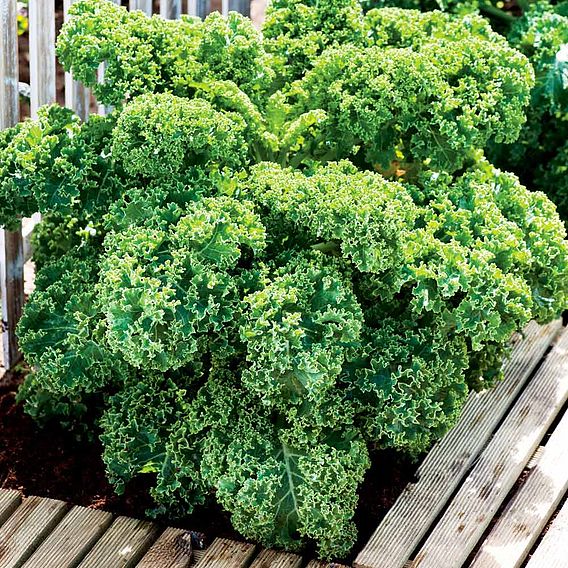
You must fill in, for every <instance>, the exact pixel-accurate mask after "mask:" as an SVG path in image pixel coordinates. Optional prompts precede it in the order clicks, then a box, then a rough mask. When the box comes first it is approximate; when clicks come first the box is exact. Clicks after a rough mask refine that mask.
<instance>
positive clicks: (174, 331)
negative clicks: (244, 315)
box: [98, 197, 265, 371]
mask: <svg viewBox="0 0 568 568" xmlns="http://www.w3.org/2000/svg"><path fill="white" fill-rule="evenodd" d="M264 246H265V232H264V227H263V226H262V224H261V222H260V219H259V218H258V216H257V215H256V214H255V212H254V210H253V207H252V204H251V203H249V202H246V201H245V202H238V201H236V200H234V199H232V198H230V197H211V198H204V199H203V200H202V201H200V202H197V203H194V204H191V205H189V206H188V209H187V211H186V212H185V214H184V215H183V216H182V217H181V218H179V220H178V221H177V222H176V223H173V224H171V225H170V226H168V227H166V228H150V227H144V226H141V227H137V226H131V227H130V228H127V229H125V230H123V231H121V232H118V233H110V234H109V235H108V236H107V238H106V240H105V249H106V255H105V257H104V259H103V261H102V264H101V268H102V277H101V282H100V286H99V288H98V293H99V294H100V295H101V299H102V304H103V306H104V311H105V316H106V321H107V328H108V329H107V339H108V342H109V345H110V346H111V347H112V348H113V349H115V350H116V351H117V352H119V353H122V355H123V356H124V358H125V359H126V361H128V362H129V363H130V364H131V365H133V366H135V367H138V368H150V369H158V370H162V371H165V370H167V369H175V368H179V367H181V366H183V365H185V364H186V363H188V362H189V361H190V360H191V359H192V358H193V357H195V355H196V354H198V353H201V352H202V351H203V350H204V349H206V348H207V343H208V342H215V341H219V342H221V343H222V344H223V343H226V342H227V335H228V328H229V327H230V324H231V322H233V321H234V319H235V313H237V311H238V307H239V273H240V272H241V271H242V269H241V268H240V267H239V262H240V261H243V262H246V261H247V257H250V256H252V255H254V254H258V253H260V252H261V251H262V249H263V248H264Z"/></svg>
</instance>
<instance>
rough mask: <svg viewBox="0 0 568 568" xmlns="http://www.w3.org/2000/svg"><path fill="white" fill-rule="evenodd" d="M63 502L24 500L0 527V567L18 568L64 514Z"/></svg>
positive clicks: (65, 506)
mask: <svg viewBox="0 0 568 568" xmlns="http://www.w3.org/2000/svg"><path fill="white" fill-rule="evenodd" d="M67 509H68V506H67V504H66V503H64V502H63V501H57V500H55V499H44V498H42V497H28V498H27V499H24V501H23V503H22V504H21V505H20V506H19V507H18V508H17V509H16V511H15V512H14V514H13V515H12V516H11V517H10V518H9V519H8V520H7V521H6V522H5V523H4V524H3V525H2V527H0V566H2V568H20V566H22V565H23V564H24V562H25V561H26V560H27V559H28V558H29V557H30V556H31V555H32V554H33V552H34V551H35V550H36V548H37V547H38V546H39V544H40V543H41V542H43V540H44V539H45V538H46V536H47V535H48V534H49V533H51V531H52V530H53V528H54V527H55V526H56V525H57V523H59V521H60V520H61V518H62V517H63V516H64V515H65V513H66V512H67Z"/></svg>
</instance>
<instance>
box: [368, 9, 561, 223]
mask: <svg viewBox="0 0 568 568" xmlns="http://www.w3.org/2000/svg"><path fill="white" fill-rule="evenodd" d="M361 5H362V7H363V8H364V10H365V11H368V13H367V16H366V19H367V21H368V22H369V23H371V26H370V27H371V30H372V31H373V33H374V34H375V36H379V37H385V36H386V37H388V38H389V40H391V41H392V38H395V41H396V42H397V43H398V42H401V43H402V44H403V45H404V46H406V45H410V44H411V43H413V44H416V42H417V41H419V42H420V43H424V41H428V39H427V38H428V37H430V38H432V37H438V36H441V35H443V37H444V38H445V39H450V38H451V39H454V40H455V41H459V38H460V36H461V35H462V34H461V33H460V31H459V29H457V28H456V24H457V21H456V20H455V19H452V18H451V17H450V16H448V15H447V14H444V13H442V12H440V11H437V10H444V11H446V12H453V13H459V14H467V15H468V16H467V20H466V21H467V22H468V26H471V22H473V21H474V17H472V16H471V14H473V13H474V12H478V13H479V14H481V15H482V16H484V17H485V19H486V22H487V23H486V24H485V25H480V24H479V22H480V21H481V20H480V19H479V18H477V17H476V18H475V20H476V21H477V22H478V23H477V24H476V26H475V27H477V28H478V32H479V31H481V30H484V31H483V33H484V35H487V30H488V29H489V24H490V25H491V27H492V28H493V29H494V30H496V31H498V32H499V33H500V34H502V35H503V36H505V37H506V38H507V40H508V42H509V44H510V45H511V47H513V48H515V49H517V50H519V51H520V52H521V53H523V54H524V55H525V56H526V57H527V58H528V59H529V60H530V63H531V65H532V66H533V68H534V73H535V84H534V87H533V88H532V90H531V94H530V106H529V107H528V110H527V121H526V124H524V125H523V127H522V129H521V130H520V136H518V138H517V136H514V137H513V139H508V140H507V139H498V138H496V139H495V140H494V141H490V144H489V148H488V156H489V158H490V159H491V160H492V161H493V162H495V163H496V164H497V165H499V166H500V167H502V168H504V169H507V170H512V171H514V172H515V173H516V174H517V175H519V176H520V178H521V180H522V182H523V183H525V184H526V185H527V186H529V187H530V188H531V189H532V188H534V189H539V190H542V191H544V192H546V193H547V194H548V195H549V196H550V197H551V198H552V200H553V201H554V202H555V203H556V204H557V205H558V207H559V211H560V214H561V217H562V218H563V219H567V218H568V210H567V209H566V189H565V187H566V184H565V177H566V176H565V170H564V166H565V165H566V163H567V162H566V154H565V151H564V149H563V147H564V145H565V142H566V139H567V138H568V2H566V1H565V0H560V1H558V2H557V1H555V0H553V1H549V0H538V1H536V2H532V1H530V2H529V1H522V2H515V3H506V4H505V7H504V6H503V2H495V1H493V0H492V1H490V0H467V1H465V2H464V1H460V0H362V1H361ZM387 6H388V7H392V8H390V9H380V10H376V9H372V8H384V7H387ZM405 8H417V9H419V10H422V11H423V12H425V13H424V14H423V16H422V17H421V20H422V22H426V21H429V22H436V25H435V26H432V25H428V26H427V27H425V28H424V29H423V30H422V31H420V30H419V29H418V27H417V26H415V25H412V26H411V25H409V19H410V18H409V17H408V16H407V14H408V13H410V11H409V10H404V9H405ZM401 9H403V10H401ZM431 10H436V11H431ZM506 10H507V11H506ZM444 20H445V21H446V22H448V23H447V24H445V25H440V24H441V23H442V22H443V21H444ZM375 22H376V24H375ZM401 22H404V23H401ZM448 24H449V25H448ZM458 25H459V24H458ZM462 29H463V30H465V29H466V27H463V28H462ZM505 96H508V95H505ZM515 138H516V139H515ZM535 164H537V167H535Z"/></svg>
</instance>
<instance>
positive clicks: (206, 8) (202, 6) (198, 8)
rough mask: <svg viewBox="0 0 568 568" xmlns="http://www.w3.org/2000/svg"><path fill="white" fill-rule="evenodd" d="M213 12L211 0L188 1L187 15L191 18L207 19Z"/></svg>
mask: <svg viewBox="0 0 568 568" xmlns="http://www.w3.org/2000/svg"><path fill="white" fill-rule="evenodd" d="M209 12H211V0H188V2H187V13H188V14H189V15H190V16H199V17H200V18H205V17H206V16H207V14H209Z"/></svg>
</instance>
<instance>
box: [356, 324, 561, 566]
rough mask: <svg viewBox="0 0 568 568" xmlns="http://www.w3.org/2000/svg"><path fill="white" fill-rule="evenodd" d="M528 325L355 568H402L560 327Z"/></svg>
mask: <svg viewBox="0 0 568 568" xmlns="http://www.w3.org/2000/svg"><path fill="white" fill-rule="evenodd" d="M561 325H562V324H561V321H560V320H557V321H555V322H553V323H550V324H548V325H546V326H539V325H537V324H536V323H534V322H531V323H530V324H529V325H528V326H527V327H526V329H525V332H524V335H525V337H524V339H522V340H521V341H518V342H517V343H516V344H515V346H514V348H513V352H512V354H511V358H510V359H509V360H508V361H507V362H506V363H505V365H504V373H505V379H504V380H503V381H502V382H501V383H500V384H499V385H497V387H496V388H495V389H493V390H488V391H485V392H483V393H473V394H472V395H471V396H470V399H469V400H468V402H467V404H466V406H465V408H464V411H463V414H462V416H461V418H460V420H459V422H458V424H457V425H456V426H455V427H454V428H453V429H452V430H450V432H448V433H447V434H446V435H445V436H444V438H443V439H442V440H441V441H440V442H439V443H438V444H437V445H435V446H434V447H433V448H432V450H430V452H429V453H428V455H427V456H426V458H425V460H424V462H423V463H422V465H421V466H420V468H419V469H418V472H417V477H418V482H417V483H414V484H410V485H409V486H408V487H407V488H406V489H405V491H404V492H403V493H402V495H401V496H400V497H399V498H398V499H397V501H396V502H395V504H394V505H393V506H392V507H391V509H390V510H389V512H388V513H387V514H386V516H385V518H384V519H383V521H382V522H381V523H380V525H379V526H378V528H377V530H376V531H375V533H374V534H373V536H372V537H371V538H370V540H369V542H368V543H367V544H366V546H365V547H364V548H363V550H362V551H361V552H360V553H359V555H358V556H357V558H356V559H355V562H354V566H356V567H358V568H384V567H387V566H388V567H389V568H401V567H402V566H404V564H405V563H406V561H407V560H408V559H409V558H410V556H411V555H412V553H413V552H414V550H415V549H416V547H417V546H418V544H419V543H420V541H421V540H422V539H423V538H424V536H425V535H426V533H427V532H428V529H429V528H430V526H431V525H432V523H433V522H434V519H435V518H436V517H437V516H438V515H439V514H440V512H441V511H442V510H443V508H444V506H445V505H446V503H447V501H448V499H449V498H450V497H451V496H452V494H453V493H454V492H455V490H456V489H457V487H458V486H459V484H460V482H461V481H462V479H463V477H464V476H465V474H466V472H467V471H468V470H469V469H470V467H471V465H472V464H473V462H474V461H475V459H476V458H477V457H478V456H479V453H480V452H481V450H482V449H483V448H484V447H485V445H486V444H487V440H488V439H489V438H490V437H491V435H492V434H493V432H494V430H495V428H496V427H497V426H498V424H499V422H500V421H501V419H502V417H503V415H504V414H505V412H506V411H507V410H508V408H509V407H510V405H511V401H512V400H514V398H515V396H516V395H517V394H518V393H519V391H520V390H521V389H522V388H523V386H524V384H525V383H526V381H527V379H528V378H529V376H530V374H531V372H532V370H533V369H534V368H535V366H536V365H537V364H538V362H539V361H540V359H541V358H542V356H543V355H544V353H545V352H546V350H547V349H548V347H549V346H550V344H551V342H552V341H553V339H554V338H555V337H556V336H557V334H558V332H559V331H560V329H561Z"/></svg>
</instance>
